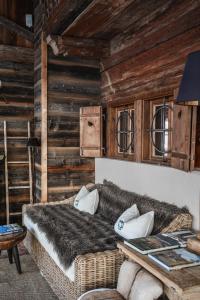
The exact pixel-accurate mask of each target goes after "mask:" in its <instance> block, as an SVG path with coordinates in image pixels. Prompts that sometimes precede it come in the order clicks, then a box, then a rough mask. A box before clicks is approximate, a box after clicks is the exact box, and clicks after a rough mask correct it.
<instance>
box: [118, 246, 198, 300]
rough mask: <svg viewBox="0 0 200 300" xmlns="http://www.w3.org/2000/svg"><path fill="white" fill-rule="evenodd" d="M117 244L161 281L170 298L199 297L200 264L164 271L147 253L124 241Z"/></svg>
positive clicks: (189, 299)
mask: <svg viewBox="0 0 200 300" xmlns="http://www.w3.org/2000/svg"><path fill="white" fill-rule="evenodd" d="M117 246H118V248H119V249H120V251H122V252H123V253H124V255H125V256H126V257H128V258H130V259H131V260H133V261H134V262H136V263H138V264H139V265H141V266H142V267H143V268H144V269H146V270H147V271H148V272H150V273H151V274H152V275H154V276H155V277H157V278H158V279H159V280H160V281H162V282H163V284H164V292H165V294H166V295H167V297H168V298H169V299H170V300H199V299H200V266H196V267H190V268H184V269H181V270H176V271H165V270H164V269H162V268H160V267H159V266H158V265H157V264H156V263H155V262H153V261H152V260H151V259H150V258H149V257H148V256H147V255H143V254H140V253H139V252H137V251H135V250H133V249H131V248H130V247H128V246H126V245H125V244H124V243H122V242H120V243H118V244H117Z"/></svg>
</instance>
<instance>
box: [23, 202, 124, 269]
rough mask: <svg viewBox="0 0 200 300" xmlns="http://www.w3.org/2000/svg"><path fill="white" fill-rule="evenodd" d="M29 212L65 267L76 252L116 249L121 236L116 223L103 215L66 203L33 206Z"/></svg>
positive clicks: (29, 215) (79, 253) (84, 252)
mask: <svg viewBox="0 0 200 300" xmlns="http://www.w3.org/2000/svg"><path fill="white" fill-rule="evenodd" d="M26 213H27V216H28V217H29V218H31V220H32V221H33V222H34V223H37V225H38V227H39V229H40V230H41V231H43V232H44V233H45V234H46V237H47V239H48V241H49V242H50V243H52V244H53V246H54V249H55V251H56V252H57V254H58V256H59V259H60V261H61V263H62V264H63V265H64V266H65V268H68V267H69V266H70V264H71V263H72V262H73V260H74V259H75V257H76V256H77V255H81V254H86V253H93V252H98V251H105V250H113V249H116V242H117V241H119V240H120V237H119V236H118V235H117V234H116V233H115V232H114V229H113V226H112V225H111V224H109V223H108V222H107V221H106V220H105V219H103V218H102V217H101V216H99V215H94V216H92V215H90V214H88V213H85V212H81V211H79V210H77V209H75V208H74V207H72V206H69V205H67V204H60V205H46V206H35V207H34V206H33V207H30V208H28V209H27V212H26Z"/></svg>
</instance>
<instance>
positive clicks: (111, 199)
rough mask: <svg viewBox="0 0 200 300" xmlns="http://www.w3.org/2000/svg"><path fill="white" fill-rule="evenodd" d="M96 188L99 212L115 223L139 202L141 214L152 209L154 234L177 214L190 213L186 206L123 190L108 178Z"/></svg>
mask: <svg viewBox="0 0 200 300" xmlns="http://www.w3.org/2000/svg"><path fill="white" fill-rule="evenodd" d="M95 188H97V189H98V191H99V199H100V201H99V206H98V210H97V213H98V214H100V215H101V216H102V217H103V218H105V219H106V220H107V221H108V222H110V223H111V224H113V225H114V224H115V222H116V220H117V219H118V218H119V216H120V215H121V214H122V212H123V211H125V209H127V208H129V207H130V206H132V205H133V204H137V207H138V209H139V212H140V214H141V215H142V214H145V213H147V212H149V211H152V210H153V211H154V213H155V217H154V228H153V232H152V233H153V234H156V233H158V232H161V231H162V229H163V228H165V227H167V226H168V225H169V224H170V223H171V222H172V220H174V218H175V217H176V216H177V215H179V214H184V213H188V214H189V211H188V209H187V208H186V207H183V208H178V207H177V206H175V205H172V204H168V203H165V202H160V201H158V200H155V199H152V198H150V197H148V196H145V195H138V194H136V193H133V192H129V191H125V190H122V189H121V188H119V187H118V186H117V185H115V184H113V183H112V182H109V181H106V180H104V182H103V184H96V185H95Z"/></svg>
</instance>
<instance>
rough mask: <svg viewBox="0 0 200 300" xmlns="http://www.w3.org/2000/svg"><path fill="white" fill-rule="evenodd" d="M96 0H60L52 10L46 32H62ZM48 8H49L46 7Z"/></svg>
mask: <svg viewBox="0 0 200 300" xmlns="http://www.w3.org/2000/svg"><path fill="white" fill-rule="evenodd" d="M93 1H94V0H73V1H71V0H60V1H59V3H58V4H57V5H56V6H55V7H54V8H53V9H52V10H51V12H50V15H49V17H48V20H47V24H46V28H45V32H46V33H47V35H48V34H61V33H62V32H63V31H64V30H65V29H66V28H67V27H68V26H69V25H70V24H71V23H72V22H73V21H74V20H75V19H76V17H77V16H78V15H79V14H80V13H82V11H84V10H85V9H86V8H87V6H88V5H89V4H90V3H91V2H93ZM46 10H47V8H46Z"/></svg>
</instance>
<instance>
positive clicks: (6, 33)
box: [0, 0, 33, 48]
mask: <svg viewBox="0 0 200 300" xmlns="http://www.w3.org/2000/svg"><path fill="white" fill-rule="evenodd" d="M25 14H33V5H32V1H27V0H6V1H5V0H0V16H2V17H5V18H8V19H9V20H11V21H12V22H14V23H16V24H17V25H19V26H21V27H23V28H26V24H25ZM0 44H4V45H10V46H18V47H26V48H32V47H33V43H32V42H31V41H28V40H26V38H24V37H23V36H20V35H18V34H17V33H16V32H11V31H10V30H8V28H5V27H2V26H1V31H0Z"/></svg>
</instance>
